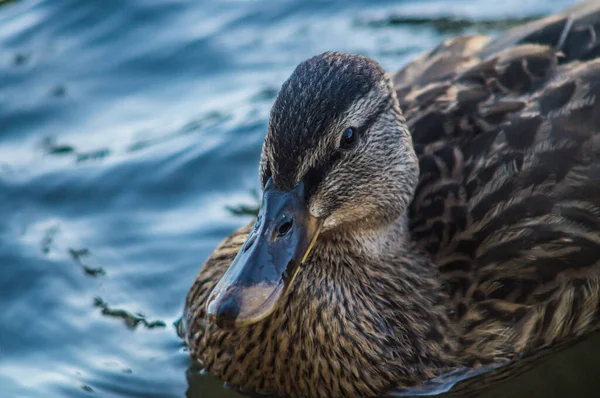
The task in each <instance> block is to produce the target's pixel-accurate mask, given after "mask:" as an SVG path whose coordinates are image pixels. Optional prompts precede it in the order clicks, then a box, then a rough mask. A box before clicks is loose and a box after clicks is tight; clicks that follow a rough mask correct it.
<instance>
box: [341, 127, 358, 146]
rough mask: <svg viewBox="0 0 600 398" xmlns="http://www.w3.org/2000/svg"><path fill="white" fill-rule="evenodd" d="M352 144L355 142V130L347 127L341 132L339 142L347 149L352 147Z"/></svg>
mask: <svg viewBox="0 0 600 398" xmlns="http://www.w3.org/2000/svg"><path fill="white" fill-rule="evenodd" d="M354 144H356V132H355V131H354V129H353V128H352V127H349V128H347V129H346V130H344V132H343V133H342V142H341V143H340V146H341V147H342V148H345V149H348V148H352V147H353V146H354Z"/></svg>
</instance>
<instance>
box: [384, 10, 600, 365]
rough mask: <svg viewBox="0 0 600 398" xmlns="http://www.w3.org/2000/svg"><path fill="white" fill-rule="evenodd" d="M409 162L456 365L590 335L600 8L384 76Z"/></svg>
mask: <svg viewBox="0 0 600 398" xmlns="http://www.w3.org/2000/svg"><path fill="white" fill-rule="evenodd" d="M393 81H394V83H395V85H396V88H397V96H398V99H399V101H400V104H401V107H402V110H403V112H404V114H405V117H406V119H407V124H408V126H409V128H410V129H411V132H412V136H413V142H414V145H415V150H416V152H417V155H418V156H419V162H420V163H419V164H420V170H421V175H420V182H419V185H418V188H417V190H416V192H415V196H414V199H413V202H412V204H411V207H410V228H411V233H412V236H413V238H414V239H415V240H416V242H417V243H418V244H419V245H420V246H421V247H422V248H423V249H425V250H427V251H428V252H430V253H431V254H432V256H433V257H434V258H435V261H436V263H437V264H438V266H439V270H440V274H441V276H442V278H443V279H444V281H445V284H446V286H447V289H448V291H449V293H450V296H451V299H452V301H453V303H454V309H455V313H454V317H455V321H456V325H457V328H458V329H459V333H461V335H462V336H463V344H464V351H465V355H467V356H468V355H473V357H476V356H478V357H481V356H483V357H488V358H495V359H510V358H514V357H516V356H520V355H523V354H524V353H527V352H534V351H536V350H539V349H541V348H542V347H547V346H549V345H552V344H559V343H561V342H564V341H567V340H574V339H576V338H578V337H580V336H582V335H584V334H587V333H588V332H590V331H592V330H594V329H596V328H597V326H598V323H599V321H600V307H599V305H600V282H599V281H600V133H599V132H600V3H599V2H591V1H590V2H585V3H581V4H578V5H576V6H574V7H571V8H569V9H567V10H565V11H564V12H562V13H560V14H557V15H554V16H550V17H548V18H545V19H542V20H539V21H534V22H531V23H529V24H526V25H524V26H520V27H517V28H515V29H512V30H510V31H508V32H506V33H505V34H504V35H501V36H500V37H498V38H496V39H493V40H492V39H489V38H487V37H483V36H472V37H458V38H456V39H452V40H448V41H446V42H444V43H442V44H440V45H439V46H438V47H436V48H435V49H433V50H432V51H431V52H429V53H427V54H425V55H424V56H422V57H421V58H419V59H417V60H416V61H414V62H413V63H411V64H409V65H408V66H407V67H405V68H404V69H403V70H401V71H400V72H398V73H396V74H395V75H393Z"/></svg>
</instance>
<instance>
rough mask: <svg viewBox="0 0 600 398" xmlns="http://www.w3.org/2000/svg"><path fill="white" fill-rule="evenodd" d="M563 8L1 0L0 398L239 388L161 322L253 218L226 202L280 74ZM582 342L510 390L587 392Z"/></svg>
mask: <svg viewBox="0 0 600 398" xmlns="http://www.w3.org/2000/svg"><path fill="white" fill-rule="evenodd" d="M570 4H572V1H569V0H554V1H549V0H530V1H527V2H525V1H522V0H505V1H502V2H490V1H489V0H468V1H467V0H451V1H450V0H445V1H442V0H437V1H421V0H408V1H379V2H373V1H368V0H363V1H359V0H352V1H342V0H331V1H314V0H313V1H306V0H286V1H281V0H266V1H251V0H245V1H244V0H237V1H232V0H228V1H219V2H217V1H208V0H202V1H193V2H192V1H189V2H188V1H167V0H162V1H160V0H148V1H142V0H137V1H133V0H132V1H125V0H123V1H116V0H103V1H100V0H96V1H75V0H70V1H68V0H47V1H16V2H11V1H0V397H80V396H81V397H92V396H99V397H184V396H186V397H234V396H237V394H235V393H234V392H232V391H229V390H227V389H225V388H223V387H222V385H221V383H220V382H219V381H217V380H214V379H212V378H211V377H209V376H207V375H202V374H201V373H199V372H198V370H197V369H195V367H193V366H192V362H191V361H190V360H189V358H188V355H187V354H186V352H185V348H184V347H183V345H182V343H181V341H180V339H179V338H178V337H177V333H176V328H175V327H174V325H173V324H174V322H176V321H177V319H178V318H179V317H180V316H181V312H182V306H183V300H184V298H185V295H186V293H187V290H188V288H189V286H190V285H191V283H192V280H193V278H194V276H195V274H196V273H197V271H198V269H199V267H200V266H201V265H202V263H203V261H204V259H205V258H206V257H207V256H208V255H209V254H210V252H211V251H212V250H213V248H214V247H215V246H216V245H217V244H218V242H219V241H220V240H221V239H223V238H224V237H225V236H226V235H227V234H228V233H230V232H231V231H232V230H234V229H235V228H236V227H238V226H240V225H242V224H244V223H246V222H247V221H248V220H249V218H248V216H239V215H235V214H233V213H232V212H231V211H230V210H228V207H231V206H233V207H235V206H239V205H253V204H254V203H255V197H254V195H253V191H254V190H256V189H257V188H258V181H257V162H258V157H259V152H260V146H261V142H262V140H263V137H264V134H265V131H266V126H267V119H268V113H269V108H270V105H271V102H272V100H273V98H274V96H275V95H276V93H277V90H278V87H279V86H280V84H281V83H282V81H283V80H284V79H285V78H286V77H287V76H288V75H289V74H290V73H291V71H292V69H293V68H294V66H295V65H296V64H297V63H299V62H300V61H302V60H303V59H305V58H307V57H309V56H312V55H314V54H317V53H320V52H323V51H326V50H342V51H347V52H356V53H361V54H365V55H368V56H371V57H373V58H376V59H377V60H379V61H380V62H381V63H382V64H383V66H384V67H386V68H387V69H389V70H393V69H396V68H399V67H401V66H402V65H404V64H406V63H407V62H408V61H410V60H411V59H413V58H414V57H416V56H417V55H418V54H419V53H421V52H422V51H424V50H426V49H428V48H430V47H432V46H433V45H435V44H436V43H438V42H439V41H440V40H442V39H444V38H446V37H449V36H451V35H454V34H456V33H490V34H496V33H498V32H499V31H500V30H501V29H502V26H503V25H502V23H501V24H499V25H498V24H496V23H491V24H490V23H487V22H489V21H496V20H499V19H505V18H523V17H532V16H537V15H543V14H546V13H550V12H554V11H558V10H560V9H561V8H564V7H566V6H567V5H570ZM397 15H403V16H406V15H408V16H414V17H425V18H432V21H431V23H429V22H425V23H400V24H398V23H390V21H391V20H392V19H393V18H392V17H393V16H397ZM447 16H454V17H457V18H460V19H465V20H468V21H471V22H474V23H467V24H465V26H459V27H458V28H457V27H456V26H454V27H451V28H447V27H444V26H441V25H443V24H440V23H439V21H438V22H437V23H436V21H435V18H437V17H447ZM468 21H467V22H468ZM485 21H487V22H486V23H478V22H485ZM507 24H510V22H507ZM594 344H595V345H594V346H593V349H595V351H593V349H590V348H587V349H581V348H579V347H581V346H579V347H578V348H577V349H578V350H579V351H577V352H576V353H575V354H568V355H575V357H573V358H571V357H569V356H568V355H567V356H563V357H561V358H562V359H561V360H560V361H559V362H558V364H555V365H549V366H550V368H548V367H546V368H543V369H545V370H544V372H545V373H543V374H542V376H541V377H539V376H537V378H535V377H534V379H532V380H534V381H535V380H538V384H535V383H534V381H518V380H517V381H516V382H515V383H514V384H513V387H505V388H513V390H511V391H513V392H512V393H511V394H513V395H514V394H517V395H518V394H519V393H522V394H523V395H522V396H527V397H531V396H535V394H533V395H532V391H533V392H534V393H535V392H540V391H542V390H543V388H546V387H548V390H547V391H548V393H547V394H551V393H557V394H560V393H561V392H563V393H564V392H565V391H566V392H573V391H580V393H579V396H585V394H586V392H588V391H594V390H593V389H596V390H597V389H598V385H597V383H598V381H596V386H594V387H590V385H591V384H590V383H592V382H593V381H595V380H594V379H595V378H594V377H593V375H594V374H595V371H594V369H597V368H598V365H599V362H598V361H597V360H596V362H594V359H595V358H596V357H597V355H594V352H596V353H597V352H598V348H599V347H600V344H598V342H595V343H594ZM588 347H590V346H588ZM564 358H567V359H564ZM569 358H571V359H569ZM582 364H583V365H582ZM579 365H581V366H579ZM552 366H554V367H552ZM578 366H579V367H578ZM579 368H581V369H579ZM548 369H550V370H548ZM548 372H550V373H548ZM548 374H550V375H552V377H548V376H547V375H548ZM532 383H534V384H532ZM532 386H533V387H532ZM581 388H583V389H581ZM591 388H592V389H591ZM578 389H579V390H578ZM499 391H500V392H495V394H500V395H497V396H503V395H502V394H503V393H502V392H501V391H503V390H499ZM504 391H506V390H504ZM547 394H546V395H543V396H551V395H547ZM557 396H561V395H557Z"/></svg>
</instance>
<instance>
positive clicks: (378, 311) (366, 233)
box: [302, 216, 457, 385]
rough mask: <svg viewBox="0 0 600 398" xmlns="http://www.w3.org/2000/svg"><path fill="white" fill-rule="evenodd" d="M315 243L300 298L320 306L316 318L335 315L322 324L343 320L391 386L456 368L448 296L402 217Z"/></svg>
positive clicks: (415, 380)
mask: <svg viewBox="0 0 600 398" xmlns="http://www.w3.org/2000/svg"><path fill="white" fill-rule="evenodd" d="M317 245H318V246H316V247H315V250H314V252H315V254H314V256H313V258H312V260H311V261H310V266H309V267H310V269H305V270H304V271H303V272H302V274H304V275H305V276H308V275H310V277H306V278H304V279H305V280H304V282H305V284H307V286H305V288H306V289H310V290H311V295H310V296H307V297H312V300H314V301H315V302H313V303H312V305H315V304H316V305H319V306H320V307H321V308H323V309H324V312H323V315H322V319H327V318H326V317H331V318H332V319H336V320H337V322H333V321H332V319H330V320H327V321H324V322H323V323H322V324H323V327H324V328H327V327H332V325H333V327H336V326H337V325H340V324H341V325H343V328H341V329H342V330H345V331H346V332H345V333H347V334H348V335H349V336H353V337H354V338H355V339H356V341H355V343H356V345H357V347H359V348H358V349H359V350H362V352H361V355H362V356H363V357H364V358H372V360H373V361H377V362H378V363H379V365H378V366H379V368H378V369H379V371H381V372H383V373H384V374H387V375H388V376H389V377H395V378H396V382H397V383H398V382H401V383H405V384H408V385H409V384H411V383H418V382H421V381H423V380H426V379H428V378H431V377H435V376H436V375H439V374H441V373H443V372H444V371H445V370H447V369H450V368H452V367H454V366H456V365H457V364H456V362H455V353H456V350H457V341H456V337H455V332H454V329H453V327H452V326H451V323H450V321H449V312H450V310H449V306H448V301H449V300H448V297H447V295H446V294H445V292H444V291H443V289H442V286H441V281H440V279H439V277H438V273H437V269H436V267H435V265H434V263H433V261H432V259H431V258H430V257H429V256H428V255H427V254H426V253H425V252H423V251H421V250H419V249H418V248H417V247H416V245H415V244H414V243H413V242H412V240H411V238H410V233H409V231H408V228H407V222H406V219H405V217H404V216H403V217H400V218H399V219H398V220H397V221H396V222H394V223H392V224H390V225H386V226H382V227H379V228H375V229H370V230H360V231H358V230H356V229H346V230H343V231H332V232H330V233H326V234H325V235H324V236H323V238H322V239H319V241H318V243H317ZM325 264H326V265H327V266H325ZM307 268H308V267H307ZM315 278H316V279H315ZM331 332H335V331H334V330H332V331H331ZM334 335H335V334H334ZM331 344H333V345H335V344H336V341H332V342H331Z"/></svg>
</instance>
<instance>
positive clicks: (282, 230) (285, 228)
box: [277, 218, 294, 236]
mask: <svg viewBox="0 0 600 398" xmlns="http://www.w3.org/2000/svg"><path fill="white" fill-rule="evenodd" d="M293 225H294V219H292V218H286V219H285V220H284V221H283V222H282V223H281V224H280V225H279V228H277V236H284V235H285V234H287V233H288V232H289V230H290V229H292V226H293Z"/></svg>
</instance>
